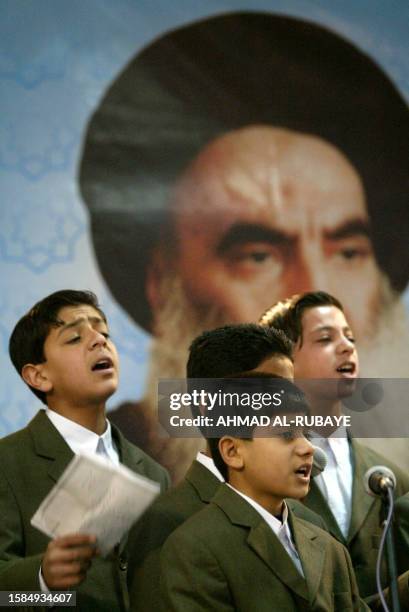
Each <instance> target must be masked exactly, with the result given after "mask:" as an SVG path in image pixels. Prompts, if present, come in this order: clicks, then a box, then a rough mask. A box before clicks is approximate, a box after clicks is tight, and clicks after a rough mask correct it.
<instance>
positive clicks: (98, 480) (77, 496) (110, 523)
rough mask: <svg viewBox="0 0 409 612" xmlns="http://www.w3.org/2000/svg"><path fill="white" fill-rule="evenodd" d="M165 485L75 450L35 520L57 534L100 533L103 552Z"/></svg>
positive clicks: (53, 534)
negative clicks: (76, 453) (77, 452)
mask: <svg viewBox="0 0 409 612" xmlns="http://www.w3.org/2000/svg"><path fill="white" fill-rule="evenodd" d="M159 491H160V487H159V484H158V483H156V482H153V481H152V480H148V479H147V478H144V477H143V476H139V475H137V474H135V473H134V472H132V471H131V470H129V469H128V468H127V467H125V466H124V465H114V464H112V463H110V462H109V461H107V460H106V459H105V458H103V457H99V456H98V455H75V456H74V458H73V459H72V461H71V462H70V463H69V465H68V466H67V469H66V470H65V471H64V473H63V474H62V476H61V478H60V479H59V481H58V482H57V483H56V484H55V486H54V487H53V488H52V490H51V491H50V493H49V494H48V495H47V497H46V498H45V499H44V500H43V501H42V503H41V504H40V506H39V508H38V509H37V511H36V512H35V514H34V516H33V517H32V519H31V524H32V525H33V526H34V527H36V528H37V529H39V530H40V531H42V532H43V533H45V534H46V535H48V536H50V537H51V538H56V537H60V536H64V535H68V534H73V533H86V534H89V535H95V536H96V538H97V545H98V548H99V549H100V550H101V554H102V555H103V556H105V555H107V554H108V553H109V552H110V551H111V550H112V548H113V547H114V546H115V545H116V544H118V542H119V541H120V539H121V538H122V536H123V535H124V534H125V533H126V532H127V531H128V529H129V528H130V527H131V525H132V524H133V523H134V522H135V521H136V520H137V519H138V518H139V517H140V516H141V515H142V513H143V512H144V511H145V510H146V508H147V507H148V506H149V505H150V504H151V503H152V502H153V500H154V499H155V497H156V496H157V495H158V494H159Z"/></svg>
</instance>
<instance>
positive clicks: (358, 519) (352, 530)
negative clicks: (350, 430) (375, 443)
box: [347, 440, 376, 544]
mask: <svg viewBox="0 0 409 612" xmlns="http://www.w3.org/2000/svg"><path fill="white" fill-rule="evenodd" d="M351 445H352V457H353V470H354V472H353V473H354V477H353V485H352V508H351V522H350V525H349V531H348V538H347V541H348V544H349V543H350V542H351V541H352V540H353V538H354V537H355V536H356V534H357V533H358V531H359V530H360V528H361V526H362V524H363V522H364V520H365V519H366V517H367V515H368V513H369V512H370V510H371V508H372V506H373V505H374V503H375V501H376V500H375V498H374V497H372V496H371V495H368V493H367V492H366V491H365V486H364V476H365V472H366V471H367V470H368V469H369V468H370V467H372V463H370V461H369V458H368V457H367V454H366V453H365V447H364V446H362V445H361V444H359V443H358V442H355V440H352V441H351Z"/></svg>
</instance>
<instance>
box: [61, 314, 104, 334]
mask: <svg viewBox="0 0 409 612" xmlns="http://www.w3.org/2000/svg"><path fill="white" fill-rule="evenodd" d="M85 321H89V322H90V323H104V324H105V325H106V321H104V319H102V318H101V317H97V316H92V317H77V318H76V319H74V321H70V323H63V325H62V326H61V327H60V329H59V331H58V334H57V337H59V336H61V334H63V333H64V332H65V331H67V329H72V328H73V327H78V325H81V323H84V322H85Z"/></svg>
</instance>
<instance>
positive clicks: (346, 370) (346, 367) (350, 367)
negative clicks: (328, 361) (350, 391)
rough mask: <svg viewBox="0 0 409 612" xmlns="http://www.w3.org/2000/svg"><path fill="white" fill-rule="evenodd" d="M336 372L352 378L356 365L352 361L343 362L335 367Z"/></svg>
mask: <svg viewBox="0 0 409 612" xmlns="http://www.w3.org/2000/svg"><path fill="white" fill-rule="evenodd" d="M337 372H339V373H340V374H343V375H344V376H354V374H355V372H356V364H355V363H354V362H353V361H345V362H344V363H341V365H340V366H338V367H337Z"/></svg>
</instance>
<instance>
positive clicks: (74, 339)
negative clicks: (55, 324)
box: [67, 335, 81, 344]
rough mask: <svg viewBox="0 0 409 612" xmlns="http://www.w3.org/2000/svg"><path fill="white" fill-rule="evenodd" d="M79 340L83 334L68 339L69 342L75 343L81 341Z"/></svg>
mask: <svg viewBox="0 0 409 612" xmlns="http://www.w3.org/2000/svg"><path fill="white" fill-rule="evenodd" d="M79 340H81V336H79V335H77V336H74V337H73V338H70V339H69V340H67V344H75V343H76V342H79Z"/></svg>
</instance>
